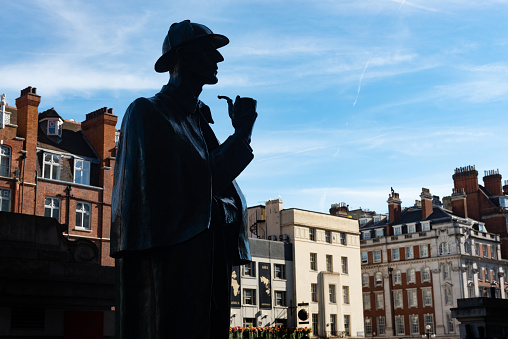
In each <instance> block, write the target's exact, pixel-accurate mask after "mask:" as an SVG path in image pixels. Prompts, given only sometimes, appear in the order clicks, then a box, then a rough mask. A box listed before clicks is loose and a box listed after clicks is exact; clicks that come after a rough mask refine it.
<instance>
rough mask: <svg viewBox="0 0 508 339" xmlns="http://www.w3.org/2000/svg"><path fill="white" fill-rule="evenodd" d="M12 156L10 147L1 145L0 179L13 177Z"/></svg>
mask: <svg viewBox="0 0 508 339" xmlns="http://www.w3.org/2000/svg"><path fill="white" fill-rule="evenodd" d="M11 154H12V150H11V148H10V147H8V146H5V145H0V177H7V178H9V177H10V176H11Z"/></svg>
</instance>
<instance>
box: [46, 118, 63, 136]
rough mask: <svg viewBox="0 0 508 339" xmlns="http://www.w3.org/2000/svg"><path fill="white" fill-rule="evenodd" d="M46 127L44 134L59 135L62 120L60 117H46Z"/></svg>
mask: <svg viewBox="0 0 508 339" xmlns="http://www.w3.org/2000/svg"><path fill="white" fill-rule="evenodd" d="M47 122H48V123H47V129H46V134H47V135H57V136H59V137H61V136H62V125H63V123H62V121H60V119H48V120H47ZM51 128H53V129H54V130H55V131H54V132H51V131H50V129H51Z"/></svg>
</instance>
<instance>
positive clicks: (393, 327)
mask: <svg viewBox="0 0 508 339" xmlns="http://www.w3.org/2000/svg"><path fill="white" fill-rule="evenodd" d="M388 278H389V279H390V306H391V308H392V330H393V335H394V336H396V335H397V333H396V331H397V329H396V328H397V326H396V325H395V305H394V303H393V267H388Z"/></svg>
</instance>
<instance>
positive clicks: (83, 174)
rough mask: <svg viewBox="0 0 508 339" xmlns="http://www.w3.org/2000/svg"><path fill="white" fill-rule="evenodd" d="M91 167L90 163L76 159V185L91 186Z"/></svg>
mask: <svg viewBox="0 0 508 339" xmlns="http://www.w3.org/2000/svg"><path fill="white" fill-rule="evenodd" d="M90 167H91V163H90V161H88V160H84V159H78V158H74V183H76V184H81V185H90ZM78 174H80V175H79V176H78Z"/></svg>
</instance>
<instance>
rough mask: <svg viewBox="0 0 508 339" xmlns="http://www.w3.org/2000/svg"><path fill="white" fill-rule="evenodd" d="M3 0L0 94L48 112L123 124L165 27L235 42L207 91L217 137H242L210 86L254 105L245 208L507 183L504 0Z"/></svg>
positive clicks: (149, 84)
mask: <svg viewBox="0 0 508 339" xmlns="http://www.w3.org/2000/svg"><path fill="white" fill-rule="evenodd" d="M0 4H1V5H0V6H1V7H0V8H1V9H2V19H1V20H0V36H1V40H0V41H1V42H2V44H1V50H0V93H5V94H6V95H7V102H8V104H10V105H14V103H15V98H17V97H18V96H19V91H20V90H21V89H22V88H25V87H27V86H33V87H37V88H38V94H40V95H41V96H42V102H41V105H40V106H39V110H40V111H43V110H45V109H48V108H51V107H54V108H55V109H56V111H57V112H58V113H59V114H60V115H62V116H63V117H64V118H67V119H70V118H72V119H75V120H77V121H82V120H84V118H85V114H86V113H89V112H91V111H94V110H96V109H98V108H100V107H104V106H107V107H111V108H113V110H114V113H115V114H117V115H118V116H119V117H120V119H121V117H122V116H123V112H124V111H125V108H126V107H127V106H128V104H129V103H130V102H131V101H132V100H134V99H135V98H137V97H140V96H151V95H153V94H155V93H156V92H157V91H158V90H159V89H160V87H161V86H162V85H163V84H165V83H166V82H167V77H168V75H167V74H157V73H155V72H154V71H153V64H154V63H155V61H156V60H157V58H158V57H159V56H160V53H161V45H162V41H163V39H164V36H165V34H166V32H167V29H168V27H169V25H170V24H171V23H173V22H176V21H181V20H184V19H190V20H192V21H195V22H200V23H203V24H206V25H207V26H209V27H210V28H211V29H212V30H213V31H214V32H216V33H221V34H224V35H226V36H228V37H229V38H230V41H231V43H230V44H229V45H227V46H226V47H224V48H222V49H221V53H222V54H223V55H224V58H225V61H224V62H223V63H221V64H220V65H219V74H218V76H219V83H218V84H217V85H215V86H207V87H205V89H204V91H203V93H202V95H201V99H202V100H203V101H205V102H206V103H207V104H208V105H209V106H210V107H211V108H212V112H213V115H214V119H215V121H216V123H215V126H214V129H215V131H216V134H217V136H218V137H219V139H221V140H224V139H225V138H226V137H227V136H228V135H229V134H230V133H232V131H233V130H232V127H231V124H230V122H229V118H228V117H227V107H226V104H225V102H224V101H222V100H218V99H217V95H218V94H220V95H228V96H230V97H234V96H236V95H241V96H250V97H253V98H255V99H257V100H258V113H259V118H258V120H257V122H256V125H255V131H254V134H253V142H252V147H253V149H254V152H255V159H254V160H253V162H252V163H251V165H250V166H249V167H248V168H247V169H246V170H245V171H244V172H243V173H242V174H241V176H240V177H239V179H238V181H239V183H240V185H241V187H242V189H243V191H244V193H245V195H246V198H247V202H248V204H249V205H257V204H261V203H264V202H265V201H266V200H268V199H274V198H278V197H281V198H282V200H283V201H284V207H285V208H290V207H297V208H302V209H307V210H313V211H319V212H327V211H328V209H329V207H330V205H331V204H332V203H338V202H346V203H347V204H349V205H350V208H358V207H362V208H369V209H371V210H376V211H377V212H385V211H386V210H387V206H386V200H387V198H388V194H389V193H390V187H393V188H394V189H395V190H396V191H397V192H399V193H400V196H401V199H402V201H403V205H404V206H409V205H412V204H413V203H414V200H416V199H419V193H420V192H421V188H422V187H427V188H429V189H430V191H431V193H433V194H436V195H439V196H441V197H442V196H445V195H450V194H451V188H452V185H453V182H452V178H451V177H452V175H453V170H454V169H455V168H456V167H459V166H465V165H476V168H477V169H478V171H479V172H480V180H481V177H482V176H483V171H484V170H491V169H499V170H500V171H501V174H504V175H505V178H506V179H508V159H507V157H506V152H505V148H504V146H503V145H506V144H508V143H507V141H508V140H507V139H508V136H507V133H506V129H507V126H508V124H507V122H508V118H507V115H506V107H507V98H508V34H507V33H508V20H506V18H507V17H508V6H507V5H508V3H507V1H501V0H499V1H488V0H485V1H454V0H450V1H434V0H427V1H404V0H400V1H388V0H386V1H385V0H361V1H359V0H355V1H340V0H310V1H309V0H305V1H299V0H294V1H278V0H270V1H268V0H266V1H265V0H257V1H251V0H245V1H228V0H219V1H213V2H212V1H196V0H172V1H135V0H122V1H117V0H108V1H93V0H87V1H77V0H66V1H64V0H37V1H28V0H18V1H8V0H3V1H1V2H0ZM118 126H119V125H118ZM161 156H163V155H161Z"/></svg>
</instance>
